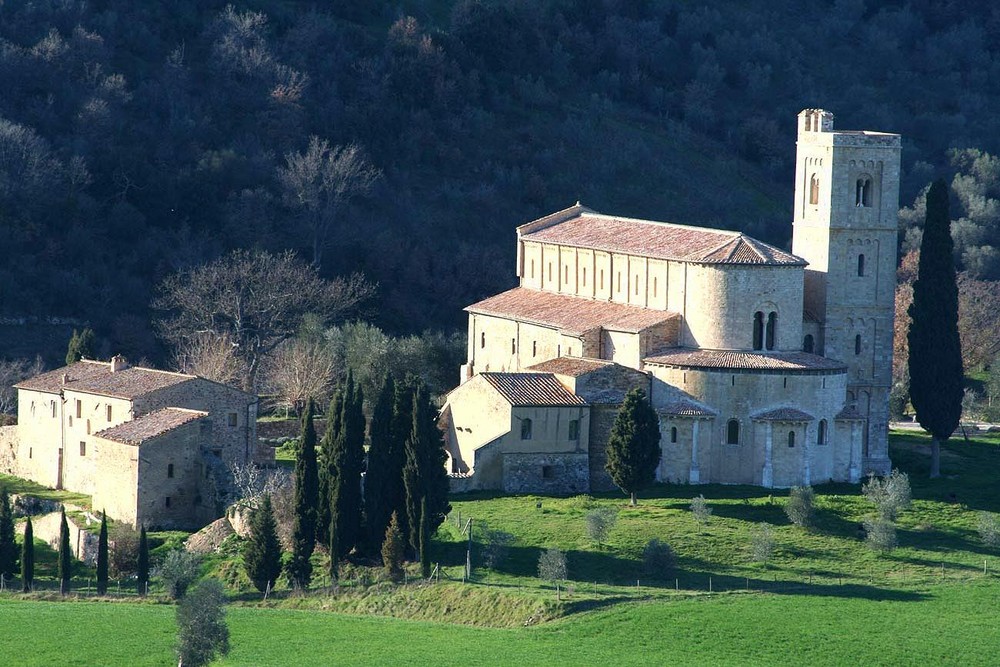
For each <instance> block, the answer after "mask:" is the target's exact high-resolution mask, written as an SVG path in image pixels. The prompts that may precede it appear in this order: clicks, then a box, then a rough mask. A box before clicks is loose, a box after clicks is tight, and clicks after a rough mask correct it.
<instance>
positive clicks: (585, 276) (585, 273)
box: [583, 267, 587, 287]
mask: <svg viewBox="0 0 1000 667" xmlns="http://www.w3.org/2000/svg"><path fill="white" fill-rule="evenodd" d="M583 286H584V287H586V286H587V267H583Z"/></svg>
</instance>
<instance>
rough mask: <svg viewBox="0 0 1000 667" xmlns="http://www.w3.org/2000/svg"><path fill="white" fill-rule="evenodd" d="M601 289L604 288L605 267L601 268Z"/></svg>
mask: <svg viewBox="0 0 1000 667" xmlns="http://www.w3.org/2000/svg"><path fill="white" fill-rule="evenodd" d="M600 287H601V289H604V269H601V285H600Z"/></svg>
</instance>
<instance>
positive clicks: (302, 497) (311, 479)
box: [288, 399, 319, 588]
mask: <svg viewBox="0 0 1000 667" xmlns="http://www.w3.org/2000/svg"><path fill="white" fill-rule="evenodd" d="M314 412H315V406H314V405H313V401H312V399H309V401H308V402H307V403H306V410H305V414H303V415H302V434H301V436H300V437H299V452H298V457H297V458H296V461H295V500H294V503H295V504H294V511H295V519H294V523H293V526H292V558H291V560H290V561H289V563H288V577H289V579H291V581H292V585H293V586H295V587H296V588H307V587H308V586H309V582H310V581H311V580H312V563H311V562H310V561H309V559H310V558H311V557H312V552H313V549H314V548H315V546H316V507H317V502H318V495H319V493H318V491H319V489H318V486H319V480H318V479H317V471H316V430H315V428H314V427H313V413H314Z"/></svg>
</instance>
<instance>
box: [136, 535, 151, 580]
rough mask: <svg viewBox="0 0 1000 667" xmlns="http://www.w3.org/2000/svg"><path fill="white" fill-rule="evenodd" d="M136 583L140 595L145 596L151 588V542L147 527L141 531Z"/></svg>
mask: <svg viewBox="0 0 1000 667" xmlns="http://www.w3.org/2000/svg"><path fill="white" fill-rule="evenodd" d="M135 583H136V586H137V587H138V590H139V595H145V594H146V589H147V588H149V542H148V541H147V539H146V527H145V526H143V527H142V528H141V529H140V530H139V558H138V559H137V560H136V564H135Z"/></svg>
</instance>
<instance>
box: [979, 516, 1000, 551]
mask: <svg viewBox="0 0 1000 667" xmlns="http://www.w3.org/2000/svg"><path fill="white" fill-rule="evenodd" d="M976 528H977V529H978V530H979V539H981V540H982V541H983V544H985V545H986V546H988V547H993V548H996V547H1000V516H998V515H996V514H994V513H993V512H980V513H979V519H978V521H977V525H976Z"/></svg>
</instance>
